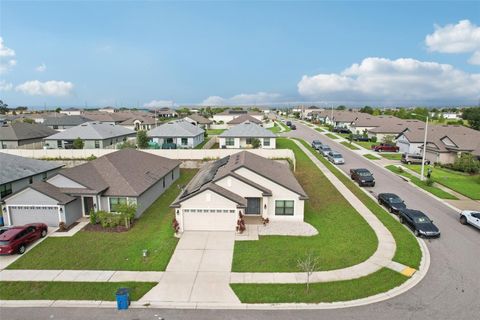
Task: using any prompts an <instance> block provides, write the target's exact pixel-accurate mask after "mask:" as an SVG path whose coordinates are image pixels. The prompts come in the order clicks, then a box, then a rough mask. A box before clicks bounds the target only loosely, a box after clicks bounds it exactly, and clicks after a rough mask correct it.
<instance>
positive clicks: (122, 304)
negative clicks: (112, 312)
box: [116, 288, 130, 310]
mask: <svg viewBox="0 0 480 320" xmlns="http://www.w3.org/2000/svg"><path fill="white" fill-rule="evenodd" d="M116 297H117V309H118V310H127V309H128V306H129V305H130V290H129V289H128V288H119V289H118V290H117V294H116Z"/></svg>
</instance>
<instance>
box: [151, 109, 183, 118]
mask: <svg viewBox="0 0 480 320" xmlns="http://www.w3.org/2000/svg"><path fill="white" fill-rule="evenodd" d="M153 112H154V113H155V114H156V115H157V117H160V118H176V117H178V113H177V111H175V110H173V109H171V108H166V107H165V108H160V109H157V110H155V111H153Z"/></svg>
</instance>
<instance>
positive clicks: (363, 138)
mask: <svg viewBox="0 0 480 320" xmlns="http://www.w3.org/2000/svg"><path fill="white" fill-rule="evenodd" d="M352 140H353V141H365V142H368V141H370V138H369V137H368V136H364V135H361V134H354V135H353V136H352Z"/></svg>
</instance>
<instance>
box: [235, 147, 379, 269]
mask: <svg viewBox="0 0 480 320" xmlns="http://www.w3.org/2000/svg"><path fill="white" fill-rule="evenodd" d="M277 148H279V149H291V150H292V151H293V152H294V153H295V158H296V162H297V169H296V172H295V176H296V178H297V179H298V181H299V182H300V184H301V185H302V186H303V188H304V190H305V191H306V193H307V194H308V195H309V197H310V199H309V200H307V201H305V211H304V214H305V219H304V220H305V221H306V222H308V223H310V224H311V225H313V226H314V227H315V228H316V229H317V230H318V231H319V234H318V235H316V236H313V237H288V236H261V237H260V240H258V241H237V242H235V250H234V256H233V267H232V270H233V271H235V272H298V267H297V260H298V259H299V258H301V257H302V256H304V255H305V253H306V252H309V251H313V253H314V254H315V255H316V256H318V258H319V261H320V263H319V266H318V269H319V270H332V269H338V268H345V267H348V266H352V265H355V264H358V263H360V262H362V261H365V260H366V259H368V258H369V257H370V256H371V255H372V254H373V253H374V252H375V250H376V249H377V245H378V241H377V238H376V236H375V233H374V232H373V230H372V229H371V228H370V226H369V225H368V224H367V223H366V222H365V220H364V219H363V218H362V217H361V216H360V215H359V214H358V212H357V211H356V210H355V209H354V208H353V207H352V206H351V205H350V204H349V203H348V202H347V201H346V200H345V198H344V197H343V196H342V195H341V194H340V192H339V191H338V190H337V189H336V188H335V187H334V186H333V185H332V184H331V183H330V181H329V180H328V179H327V178H326V177H325V176H324V175H323V173H322V172H321V171H320V170H319V169H318V168H317V167H316V166H315V164H314V163H313V162H312V161H311V160H310V159H309V158H308V157H307V155H306V154H305V153H304V152H302V151H301V150H300V148H299V147H298V146H297V145H296V144H295V142H294V141H291V140H288V139H284V138H278V139H277Z"/></svg>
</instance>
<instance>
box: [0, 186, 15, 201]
mask: <svg viewBox="0 0 480 320" xmlns="http://www.w3.org/2000/svg"><path fill="white" fill-rule="evenodd" d="M11 193H12V184H11V183H6V184H2V185H1V186H0V197H1V198H3V197H6V196H8V195H9V194H11Z"/></svg>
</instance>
